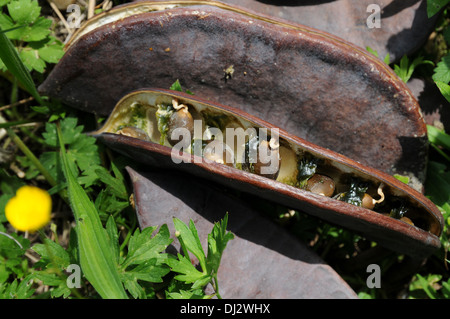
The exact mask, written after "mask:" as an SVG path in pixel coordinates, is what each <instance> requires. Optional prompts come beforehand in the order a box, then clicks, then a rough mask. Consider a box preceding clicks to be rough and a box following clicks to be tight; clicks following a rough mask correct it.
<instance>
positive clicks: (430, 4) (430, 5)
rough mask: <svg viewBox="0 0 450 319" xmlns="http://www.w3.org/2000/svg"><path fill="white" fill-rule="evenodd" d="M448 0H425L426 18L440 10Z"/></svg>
mask: <svg viewBox="0 0 450 319" xmlns="http://www.w3.org/2000/svg"><path fill="white" fill-rule="evenodd" d="M449 1H450V0H427V15H428V18H431V17H432V16H434V15H435V14H436V13H438V12H439V11H441V9H442V8H444V7H445V6H446V5H447V4H448V3H449Z"/></svg>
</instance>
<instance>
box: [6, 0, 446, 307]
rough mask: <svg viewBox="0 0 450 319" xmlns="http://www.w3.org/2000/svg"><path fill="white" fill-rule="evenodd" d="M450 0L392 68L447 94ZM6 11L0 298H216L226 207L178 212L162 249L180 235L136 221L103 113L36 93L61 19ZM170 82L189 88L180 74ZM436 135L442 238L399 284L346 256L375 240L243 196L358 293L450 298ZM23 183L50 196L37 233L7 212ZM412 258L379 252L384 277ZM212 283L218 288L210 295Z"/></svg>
mask: <svg viewBox="0 0 450 319" xmlns="http://www.w3.org/2000/svg"><path fill="white" fill-rule="evenodd" d="M448 2H449V1H448V0H440V1H439V0H435V1H431V0H428V13H429V16H430V17H432V16H434V15H435V14H437V13H438V12H442V15H441V16H440V18H439V19H438V22H437V25H436V30H435V33H434V38H433V39H432V40H430V41H429V43H428V44H427V45H425V46H424V47H423V48H422V49H421V50H419V51H418V52H417V53H416V54H414V55H413V56H410V57H406V56H405V57H403V58H402V59H401V60H400V61H399V63H398V64H395V65H392V68H393V70H395V72H396V73H397V74H398V75H399V77H401V78H402V79H403V80H404V81H405V82H406V81H408V80H409V79H410V78H411V77H412V76H413V75H415V74H420V75H421V76H424V77H427V78H429V79H432V80H433V81H434V83H435V84H436V86H437V87H438V88H439V90H440V92H441V93H442V95H443V96H444V97H445V98H446V99H447V100H449V101H450V87H449V83H450V53H449V50H448V45H449V43H450V28H449V26H448V24H449V21H450V19H449V13H448V11H447V10H446V9H444V10H442V8H443V7H444V6H446V5H447V3H448ZM0 8H1V11H0V28H1V32H0V74H1V75H2V77H1V78H0V85H1V86H2V91H1V92H3V93H2V94H0V103H1V104H0V135H4V137H2V139H1V142H2V144H1V148H0V299H10V298H11V299H25V298H44V299H45V298H79V299H83V298H139V299H145V298H212V297H218V298H220V297H221V295H220V290H219V286H220V282H218V281H217V273H218V269H219V267H220V261H221V257H222V254H223V252H224V250H225V249H226V246H227V243H228V242H229V241H230V240H232V239H233V234H231V233H230V232H228V231H227V221H228V216H227V215H226V216H224V218H223V220H222V221H220V222H217V223H216V224H214V227H213V229H212V230H211V232H210V233H209V234H199V233H198V232H197V230H196V227H195V224H194V223H193V222H192V221H190V222H189V223H188V225H186V224H184V223H183V222H181V221H180V220H178V219H174V220H173V225H174V227H175V229H176V234H177V239H176V240H178V242H179V243H180V246H181V250H182V254H181V253H180V254H178V255H176V256H175V255H171V254H169V253H167V252H166V251H165V249H166V248H167V247H168V245H169V244H171V242H172V239H171V238H170V234H169V230H168V225H160V226H159V227H157V226H154V227H148V228H146V229H143V230H140V229H139V226H138V223H137V219H136V214H135V211H134V208H133V206H132V204H131V202H130V196H131V195H132V192H131V190H130V189H129V185H128V183H127V181H126V178H125V171H124V167H125V165H126V163H127V161H126V159H125V158H122V157H121V156H119V155H117V154H115V153H113V152H111V151H110V150H108V149H105V148H104V147H103V146H102V145H99V144H97V143H96V140H95V139H94V138H93V137H91V136H88V135H86V134H85V132H88V131H92V130H93V129H95V128H96V127H97V125H98V124H99V123H101V122H102V121H103V119H101V118H96V117H95V116H94V115H92V116H91V117H89V116H86V115H85V114H83V116H82V117H81V116H79V113H78V111H76V110H74V109H71V108H69V107H67V106H65V105H61V104H59V103H58V102H57V101H52V100H49V99H48V98H47V97H41V96H39V94H38V93H37V91H36V86H35V84H36V83H39V82H40V81H42V79H43V76H44V74H45V73H46V72H47V71H48V69H49V68H51V66H52V64H53V63H56V62H57V61H58V60H59V59H60V58H61V56H62V55H63V49H62V42H61V40H60V39H58V38H57V37H56V36H55V33H56V32H55V29H56V24H55V22H54V21H52V20H51V19H49V18H47V17H44V15H43V13H42V12H43V10H42V8H41V7H40V6H39V4H38V2H37V1H36V0H0ZM371 51H372V52H373V50H371ZM373 53H376V52H373ZM385 61H389V59H387V60H386V59H385ZM172 89H177V90H182V89H181V85H180V84H179V82H177V83H175V84H174V86H173V87H172ZM5 92H6V93H5ZM187 92H188V93H190V92H189V91H187ZM428 133H429V140H430V143H431V146H432V147H431V148H430V159H431V160H430V162H429V165H428V176H427V182H426V185H425V189H426V195H427V196H428V197H429V198H430V199H431V200H432V201H433V202H434V203H435V204H436V205H437V206H438V207H439V208H440V209H441V211H442V213H443V215H444V220H445V225H444V232H443V235H442V237H441V242H442V247H441V249H440V250H439V251H437V252H436V253H435V254H434V255H433V256H431V257H430V258H429V259H428V260H427V261H426V263H425V264H424V265H422V267H420V268H418V272H417V273H413V274H411V275H410V276H409V277H408V278H406V281H404V282H403V285H402V286H401V287H396V286H394V285H391V284H390V282H387V283H386V282H383V285H382V288H380V289H369V288H367V286H366V284H365V277H364V276H365V275H367V273H365V269H362V271H355V270H354V267H353V268H352V267H351V265H349V261H350V260H352V258H354V257H359V256H360V255H363V253H364V252H365V251H368V250H369V249H373V248H377V247H376V244H375V243H373V242H370V241H368V240H366V239H365V238H363V237H361V236H359V235H356V234H353V233H351V232H348V231H346V230H344V229H341V228H337V227H334V226H331V225H329V224H327V223H325V222H323V221H320V220H318V219H316V218H313V217H311V216H307V215H304V214H302V213H299V212H295V211H291V210H289V209H287V208H286V207H281V206H279V205H274V204H271V203H268V202H264V203H263V204H261V202H262V201H261V200H259V199H258V200H256V199H254V198H252V197H248V198H246V201H247V202H248V203H249V204H251V205H254V206H255V207H259V208H260V209H261V211H262V212H266V213H267V214H268V215H269V216H271V217H272V218H273V219H275V220H276V221H277V222H279V223H280V224H282V225H283V226H284V227H286V229H287V230H289V231H291V232H292V233H293V234H295V235H296V236H297V237H298V238H299V239H300V240H302V241H304V242H306V243H308V244H309V246H310V247H311V249H312V250H314V251H315V252H316V253H317V254H319V255H320V256H321V257H322V258H323V259H324V260H325V261H326V262H328V263H329V264H330V265H331V266H332V267H333V268H335V269H336V270H337V271H338V272H339V273H340V274H341V275H342V277H343V278H344V279H345V280H346V281H347V282H348V283H349V285H350V286H351V287H352V288H353V289H355V291H357V293H358V294H359V297H360V298H398V297H399V296H400V295H402V296H406V297H407V298H420V299H423V298H425V299H449V298H450V278H449V272H448V250H449V248H450V241H449V233H450V231H449V228H448V226H449V223H450V172H449V170H448V168H449V165H450V135H448V134H447V132H445V131H444V130H442V129H438V128H436V127H434V126H429V127H428ZM127 164H128V163H127ZM313 169H314V167H312V166H308V165H305V166H304V167H303V168H302V169H300V171H301V174H303V175H305V176H309V175H310V174H311V173H310V171H311V170H313ZM398 178H399V179H401V180H405V177H402V176H398ZM24 185H34V186H37V187H40V188H42V189H45V190H47V191H48V193H49V194H50V195H51V196H52V199H53V216H52V221H51V223H50V224H49V225H48V226H47V227H45V228H44V229H42V230H41V231H39V232H36V233H31V232H30V233H28V232H27V233H21V232H15V231H14V230H13V229H12V227H11V226H10V225H9V223H8V221H7V219H6V216H5V206H6V204H7V203H8V201H9V200H10V199H11V198H12V197H13V196H15V194H16V191H17V190H18V189H19V188H20V187H22V186H24ZM203 240H207V243H208V249H207V252H205V251H204V250H203V248H202V246H201V245H200V242H201V241H203ZM190 255H194V256H195V258H196V259H197V260H198V261H199V266H200V267H195V266H194V265H193V264H192V262H191V258H190ZM405 260H407V257H405V256H401V255H398V254H395V253H392V252H389V253H385V254H384V255H383V256H381V257H380V258H379V259H378V262H380V266H381V269H382V270H383V273H382V276H383V278H384V276H385V275H387V274H389V273H392V272H395V271H396V267H397V266H399V265H401V264H402V263H404V262H405ZM71 265H80V266H81V271H82V274H83V276H84V279H83V280H82V281H81V282H80V286H79V287H78V286H76V285H75V286H74V287H72V286H71V285H68V282H71V280H72V279H73V277H72V270H71V268H70V266H71ZM359 270H361V269H359ZM208 284H211V286H212V287H213V288H214V290H215V291H214V293H213V294H212V295H206V294H205V292H204V289H203V288H204V287H205V286H206V285H208Z"/></svg>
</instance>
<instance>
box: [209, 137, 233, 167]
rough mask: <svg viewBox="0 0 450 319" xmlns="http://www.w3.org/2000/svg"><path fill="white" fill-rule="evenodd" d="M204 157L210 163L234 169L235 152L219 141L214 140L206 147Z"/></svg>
mask: <svg viewBox="0 0 450 319" xmlns="http://www.w3.org/2000/svg"><path fill="white" fill-rule="evenodd" d="M203 157H204V158H205V159H206V160H208V161H212V162H216V163H220V164H225V165H228V166H231V167H234V153H233V151H232V150H231V148H230V147H229V146H228V145H227V144H225V143H223V142H222V141H219V140H213V141H211V142H209V143H208V144H207V145H206V146H205V149H204V150H203Z"/></svg>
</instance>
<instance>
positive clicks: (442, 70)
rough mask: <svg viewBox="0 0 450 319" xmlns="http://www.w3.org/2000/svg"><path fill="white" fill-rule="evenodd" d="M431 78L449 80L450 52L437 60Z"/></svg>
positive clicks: (445, 81) (440, 80)
mask: <svg viewBox="0 0 450 319" xmlns="http://www.w3.org/2000/svg"><path fill="white" fill-rule="evenodd" d="M433 80H434V81H435V82H444V83H449V82H450V54H447V55H446V56H444V57H443V58H442V59H441V61H439V62H438V64H437V66H436V68H435V69H434V74H433Z"/></svg>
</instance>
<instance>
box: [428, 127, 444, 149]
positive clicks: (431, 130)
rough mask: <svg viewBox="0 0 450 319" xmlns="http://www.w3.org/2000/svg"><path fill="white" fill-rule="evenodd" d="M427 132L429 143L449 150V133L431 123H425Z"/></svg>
mask: <svg viewBox="0 0 450 319" xmlns="http://www.w3.org/2000/svg"><path fill="white" fill-rule="evenodd" d="M427 134H428V140H429V141H430V143H433V144H435V145H438V146H442V147H444V148H446V149H448V150H450V135H448V134H447V133H445V132H444V131H441V130H439V129H438V128H436V127H434V126H432V125H427Z"/></svg>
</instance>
